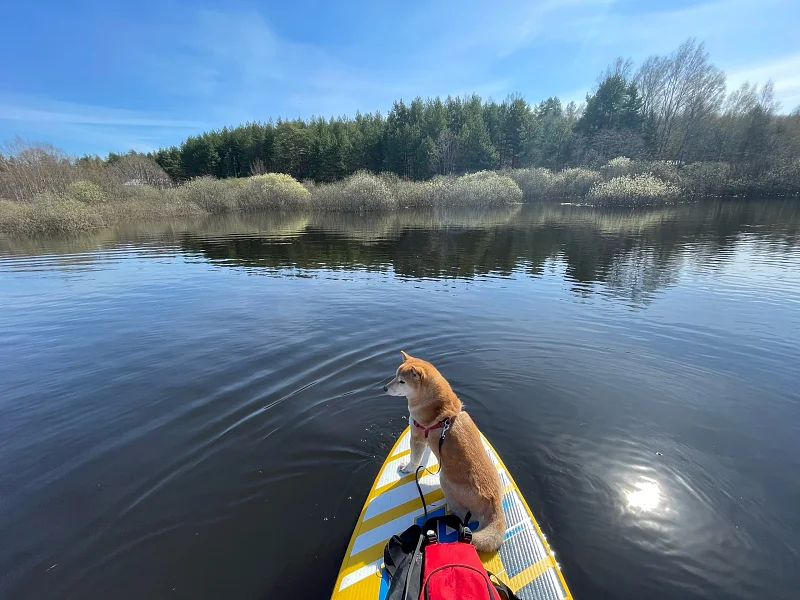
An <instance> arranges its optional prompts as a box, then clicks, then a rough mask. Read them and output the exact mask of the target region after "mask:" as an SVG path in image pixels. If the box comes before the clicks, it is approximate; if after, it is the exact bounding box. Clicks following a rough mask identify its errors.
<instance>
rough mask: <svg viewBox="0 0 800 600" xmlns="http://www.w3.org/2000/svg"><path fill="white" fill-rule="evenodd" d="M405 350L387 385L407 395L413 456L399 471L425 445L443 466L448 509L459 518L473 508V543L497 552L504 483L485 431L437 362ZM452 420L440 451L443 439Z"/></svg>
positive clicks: (413, 465)
mask: <svg viewBox="0 0 800 600" xmlns="http://www.w3.org/2000/svg"><path fill="white" fill-rule="evenodd" d="M401 354H402V355H403V364H401V365H400V366H399V367H398V369H397V372H396V374H395V377H394V379H392V381H391V382H389V383H388V384H386V385H385V386H383V390H384V392H386V393H387V394H389V395H390V396H405V397H406V399H407V400H408V413H409V423H410V425H411V456H410V460H409V462H408V463H407V464H405V465H403V466H401V467H400V470H401V471H402V472H404V473H413V472H414V471H416V469H417V468H418V467H419V465H420V462H421V461H422V454H423V452H424V451H425V445H426V444H427V445H428V447H429V448H430V449H431V451H432V452H433V453H434V455H435V456H436V458H437V459H438V460H439V465H441V467H440V471H439V482H440V484H441V486H442V491H443V492H444V495H445V499H446V500H447V504H448V505H449V506H450V510H452V511H453V513H455V514H456V515H458V517H460V518H461V519H464V517H465V515H466V513H467V511H469V512H470V513H472V515H473V516H475V517H476V518H477V519H478V521H479V522H480V523H481V527H480V529H478V530H477V531H475V532H474V533H473V535H472V543H473V544H474V545H475V548H476V549H477V550H480V551H483V552H493V551H495V550H497V549H498V548H500V544H502V543H503V537H504V536H505V532H506V521H505V515H504V514H503V504H502V498H503V488H502V483H501V482H500V476H499V475H498V473H497V469H496V468H495V467H494V465H493V464H492V461H491V460H490V459H489V456H488V454H487V453H486V450H485V449H484V447H483V442H482V441H481V434H480V432H479V431H478V428H477V426H476V425H475V423H474V422H473V420H472V418H471V417H470V416H469V415H468V414H467V413H466V412H465V411H464V410H463V407H462V404H461V400H459V399H458V396H456V394H455V393H454V392H453V389H452V388H451V387H450V384H449V383H448V382H447V380H446V379H445V378H444V377H443V376H442V374H441V373H439V371H438V370H437V369H436V367H434V366H433V365H432V364H431V363H429V362H427V361H424V360H421V359H419V358H414V357H413V356H409V355H408V354H406V353H405V352H401ZM448 420H449V421H448ZM448 424H449V428H448V429H447V430H446V433H445V439H444V441H443V442H442V444H441V456H440V453H439V447H440V444H439V439H440V437H441V435H442V428H444V427H447V425H448Z"/></svg>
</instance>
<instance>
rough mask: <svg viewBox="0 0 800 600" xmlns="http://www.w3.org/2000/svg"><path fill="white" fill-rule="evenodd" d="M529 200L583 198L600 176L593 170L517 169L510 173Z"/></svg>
mask: <svg viewBox="0 0 800 600" xmlns="http://www.w3.org/2000/svg"><path fill="white" fill-rule="evenodd" d="M509 176H510V177H511V178H512V179H514V181H516V182H517V184H518V185H519V187H520V188H522V191H523V193H524V195H525V197H526V198H527V199H529V200H534V199H540V198H583V197H584V196H586V194H588V193H589V190H590V189H591V188H592V186H593V185H594V184H595V183H597V182H598V181H600V174H599V173H598V172H597V171H592V170H591V169H584V168H577V169H564V170H563V171H559V172H558V173H553V172H552V171H550V170H549V169H541V168H538V169H537V168H533V169H517V170H514V171H511V172H509Z"/></svg>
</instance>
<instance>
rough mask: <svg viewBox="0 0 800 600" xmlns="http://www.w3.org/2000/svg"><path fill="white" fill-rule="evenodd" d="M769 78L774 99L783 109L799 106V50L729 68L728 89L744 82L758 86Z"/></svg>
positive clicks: (788, 109)
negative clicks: (773, 91) (772, 84)
mask: <svg viewBox="0 0 800 600" xmlns="http://www.w3.org/2000/svg"><path fill="white" fill-rule="evenodd" d="M770 79H771V80H772V82H773V83H774V84H775V99H776V100H777V101H778V102H780V103H781V107H782V109H783V110H784V111H786V112H789V111H791V110H793V109H795V108H797V107H800V52H797V53H795V54H790V55H788V56H780V57H777V58H774V59H771V60H767V61H764V62H760V63H755V64H748V65H742V66H740V67H737V68H734V69H732V70H730V71H729V72H728V89H729V90H734V89H736V88H738V87H740V86H741V85H742V84H743V83H744V82H749V83H757V84H759V86H760V85H763V84H765V83H766V82H767V81H769V80H770Z"/></svg>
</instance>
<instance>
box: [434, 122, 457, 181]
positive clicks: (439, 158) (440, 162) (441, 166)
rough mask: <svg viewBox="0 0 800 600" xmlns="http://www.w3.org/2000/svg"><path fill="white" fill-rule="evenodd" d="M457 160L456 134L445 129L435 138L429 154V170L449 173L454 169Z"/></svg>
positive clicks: (440, 173) (441, 173)
mask: <svg viewBox="0 0 800 600" xmlns="http://www.w3.org/2000/svg"><path fill="white" fill-rule="evenodd" d="M457 160H458V136H457V135H456V134H455V133H453V132H452V131H450V130H449V129H445V130H444V131H442V132H441V133H440V134H439V137H438V138H436V143H435V145H434V148H433V154H432V155H431V170H432V171H433V172H434V173H438V174H439V175H450V174H451V173H453V172H454V171H455V170H456V162H457Z"/></svg>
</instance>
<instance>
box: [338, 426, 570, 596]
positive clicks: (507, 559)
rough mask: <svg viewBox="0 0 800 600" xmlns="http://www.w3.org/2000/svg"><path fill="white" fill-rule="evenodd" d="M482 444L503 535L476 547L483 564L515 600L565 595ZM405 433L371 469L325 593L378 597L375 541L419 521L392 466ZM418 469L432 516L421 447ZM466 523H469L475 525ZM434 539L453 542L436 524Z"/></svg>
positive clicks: (379, 548) (517, 496)
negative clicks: (493, 547) (493, 477)
mask: <svg viewBox="0 0 800 600" xmlns="http://www.w3.org/2000/svg"><path fill="white" fill-rule="evenodd" d="M481 437H482V439H483V445H484V448H485V449H486V453H487V454H488V455H489V458H491V460H492V463H493V464H494V465H495V467H496V468H497V472H498V473H499V475H500V481H501V482H502V484H503V510H504V511H505V516H506V535H505V539H504V540H503V545H502V546H500V550H499V551H498V552H481V553H480V557H481V561H482V562H483V564H484V566H485V567H486V569H487V570H488V571H490V572H492V573H494V574H495V575H497V577H498V578H499V579H501V580H502V581H504V582H505V583H506V584H508V585H509V586H510V587H511V589H512V590H514V591H515V592H516V594H517V596H519V598H520V600H564V599H569V600H571V599H572V596H571V594H570V592H569V589H568V588H567V584H566V582H565V581H564V577H563V576H562V574H561V569H560V567H559V566H558V563H556V560H555V556H554V554H553V551H552V550H551V548H550V545H549V544H548V543H547V539H546V538H545V536H544V534H542V531H541V529H540V528H539V524H538V523H537V522H536V519H535V518H534V516H533V513H531V511H530V508H528V504H527V503H526V502H525V499H524V498H523V497H522V494H521V493H520V491H519V489H518V488H517V485H516V484H515V483H514V480H513V479H512V478H511V475H510V474H509V473H508V470H507V469H506V467H505V465H504V464H503V461H501V460H500V457H499V456H498V455H497V452H495V450H494V448H492V446H491V445H490V444H489V442H488V441H487V440H486V438H483V436H481ZM410 442H411V432H410V429H408V428H406V430H405V431H404V432H403V433H402V434H401V435H400V437H399V438H398V440H397V442H396V443H395V445H394V448H392V451H391V452H390V453H389V456H388V457H387V458H386V460H385V461H384V463H383V466H382V467H381V470H380V472H379V473H378V476H377V478H376V479H375V483H373V484H372V489H371V490H370V492H369V496H367V501H366V503H365V504H364V508H363V509H362V510H361V515H360V516H359V518H358V523H357V524H356V527H355V530H354V531H353V537H352V538H351V539H350V544H349V545H348V546H347V552H346V554H345V558H344V561H343V562H342V567H341V569H340V570H339V576H338V577H337V579H336V586H335V587H334V590H333V596H332V600H383V599H384V598H385V597H386V593H387V592H388V590H389V578H388V574H387V573H386V570H385V569H384V567H383V548H384V546H385V545H386V542H388V541H389V538H391V537H392V536H393V535H394V534H396V533H402V532H403V531H405V530H406V529H407V528H408V527H410V526H411V525H413V524H414V523H417V524H418V525H422V524H423V522H424V519H425V514H424V511H423V509H422V503H421V502H420V498H419V492H418V491H417V487H416V484H415V483H414V474H413V473H410V474H406V473H400V472H398V467H399V466H400V465H401V464H404V463H407V462H408V459H409V455H410V453H411V446H410ZM422 464H424V465H425V466H426V467H428V470H426V471H420V480H419V483H420V487H421V488H422V492H423V494H425V502H426V503H427V505H428V515H429V516H438V515H444V514H447V513H449V512H450V510H449V509H448V507H447V504H446V502H445V499H444V494H443V492H442V488H441V487H440V486H439V475H438V474H436V472H437V471H438V466H437V461H436V457H435V456H434V455H433V453H432V452H431V451H430V449H427V448H426V450H425V454H424V455H423V459H422ZM478 525H479V523H477V522H472V523H470V524H469V526H470V528H472V529H473V530H474V529H477V528H478ZM439 528H440V531H439V532H438V534H439V539H440V540H442V541H448V542H449V541H455V540H456V539H458V534H457V532H456V531H454V530H452V529H450V528H449V527H445V525H444V524H442V523H440V524H439Z"/></svg>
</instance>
